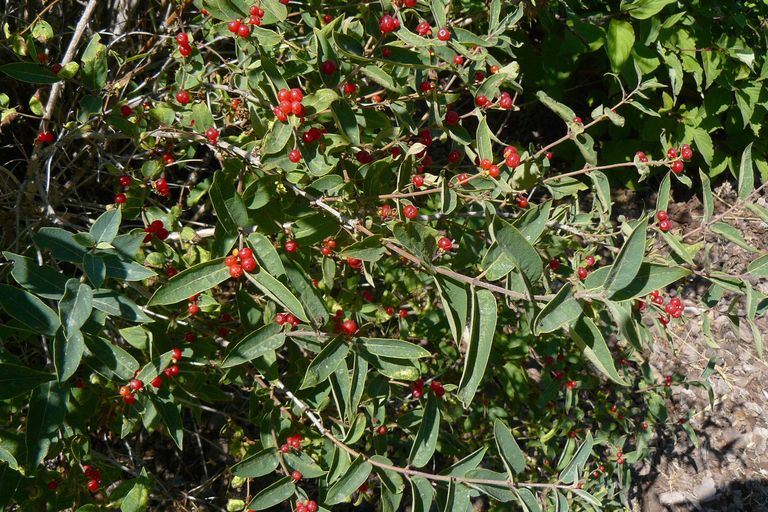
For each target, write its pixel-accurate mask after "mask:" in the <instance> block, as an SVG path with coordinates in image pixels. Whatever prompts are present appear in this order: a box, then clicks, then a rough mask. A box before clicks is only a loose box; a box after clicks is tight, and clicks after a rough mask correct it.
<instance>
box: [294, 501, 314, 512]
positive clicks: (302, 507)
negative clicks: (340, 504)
mask: <svg viewBox="0 0 768 512" xmlns="http://www.w3.org/2000/svg"><path fill="white" fill-rule="evenodd" d="M294 512H317V502H316V501H314V500H306V501H305V502H303V503H302V502H301V501H297V502H296V508H295V509H294Z"/></svg>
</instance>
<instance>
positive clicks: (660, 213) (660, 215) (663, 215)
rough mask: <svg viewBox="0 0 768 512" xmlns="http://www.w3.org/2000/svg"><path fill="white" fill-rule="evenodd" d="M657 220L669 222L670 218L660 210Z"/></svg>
mask: <svg viewBox="0 0 768 512" xmlns="http://www.w3.org/2000/svg"><path fill="white" fill-rule="evenodd" d="M656 218H657V219H659V221H662V220H667V219H668V218H669V215H667V212H666V211H664V210H659V211H658V212H656Z"/></svg>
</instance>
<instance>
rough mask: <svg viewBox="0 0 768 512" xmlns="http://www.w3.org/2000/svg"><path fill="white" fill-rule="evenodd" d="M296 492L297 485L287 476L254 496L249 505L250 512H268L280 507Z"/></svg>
mask: <svg viewBox="0 0 768 512" xmlns="http://www.w3.org/2000/svg"><path fill="white" fill-rule="evenodd" d="M295 492H296V484H294V482H293V479H292V478H291V477H290V476H286V477H283V478H281V479H280V480H278V481H277V482H275V483H273V484H272V485H270V486H268V487H265V488H264V489H262V490H261V491H259V493H258V494H257V495H256V496H254V498H253V499H252V500H251V502H250V503H249V504H248V510H266V509H268V508H272V507H274V506H275V505H278V504H280V503H282V502H284V501H285V500H287V499H288V498H290V497H291V496H293V494H294V493H295Z"/></svg>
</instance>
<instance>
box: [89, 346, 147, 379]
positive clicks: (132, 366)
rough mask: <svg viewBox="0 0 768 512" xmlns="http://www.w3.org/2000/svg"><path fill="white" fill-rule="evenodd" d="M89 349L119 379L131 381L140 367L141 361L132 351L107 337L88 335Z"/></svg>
mask: <svg viewBox="0 0 768 512" xmlns="http://www.w3.org/2000/svg"><path fill="white" fill-rule="evenodd" d="M85 344H86V346H87V347H88V350H89V351H90V352H91V353H92V354H93V355H94V356H96V359H98V360H99V361H100V362H101V363H102V364H103V365H104V366H105V367H107V368H108V369H109V370H110V371H111V372H112V373H113V374H114V375H115V377H116V378H117V379H120V380H124V381H129V380H131V379H132V378H133V376H134V375H135V374H136V370H138V369H139V362H138V361H137V360H136V358H134V357H133V356H132V355H131V354H130V353H128V352H127V351H125V350H124V349H122V348H120V347H119V346H117V345H115V344H114V343H112V342H111V341H110V340H108V339H106V338H101V337H98V336H88V337H87V338H86V340H85Z"/></svg>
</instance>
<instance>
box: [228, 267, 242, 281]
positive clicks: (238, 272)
mask: <svg viewBox="0 0 768 512" xmlns="http://www.w3.org/2000/svg"><path fill="white" fill-rule="evenodd" d="M229 277H232V278H234V279H240V278H241V277H243V267H241V266H240V265H237V264H235V265H232V266H231V267H229Z"/></svg>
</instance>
